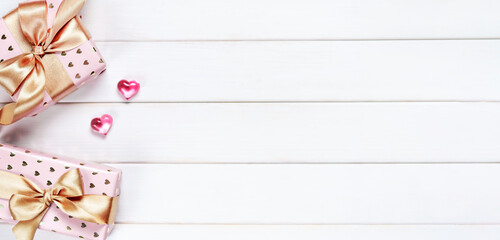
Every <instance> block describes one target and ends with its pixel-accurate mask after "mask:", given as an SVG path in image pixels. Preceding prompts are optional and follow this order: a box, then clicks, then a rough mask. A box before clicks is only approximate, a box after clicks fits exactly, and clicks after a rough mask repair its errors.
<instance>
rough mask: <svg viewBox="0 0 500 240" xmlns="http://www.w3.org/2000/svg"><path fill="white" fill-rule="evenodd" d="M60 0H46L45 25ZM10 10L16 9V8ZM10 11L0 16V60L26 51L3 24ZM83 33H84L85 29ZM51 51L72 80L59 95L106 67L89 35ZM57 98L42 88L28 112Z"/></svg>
mask: <svg viewBox="0 0 500 240" xmlns="http://www.w3.org/2000/svg"><path fill="white" fill-rule="evenodd" d="M31 1H35V0H30V1H28V2H31ZM62 2H63V0H46V4H47V26H48V27H49V28H50V27H51V26H52V25H53V23H54V19H55V17H56V14H57V12H58V9H59V7H60V5H61V3H62ZM14 11H17V9H15V10H14ZM14 11H13V12H14ZM11 14H12V12H11V13H9V14H7V15H6V16H5V17H4V18H2V19H1V20H0V35H1V37H0V62H3V61H6V60H8V59H11V58H14V57H16V56H18V55H20V54H23V52H26V50H24V51H23V49H22V47H21V45H20V44H19V43H18V42H17V41H16V38H15V36H14V35H13V34H12V31H11V29H10V28H9V26H8V24H6V17H7V16H9V15H11ZM86 33H87V34H88V32H86ZM89 36H90V34H89ZM55 55H56V56H57V58H58V59H59V61H60V63H61V65H62V66H63V67H64V70H65V74H67V77H68V78H70V79H71V81H72V82H73V84H74V87H72V88H68V89H66V90H65V91H64V92H63V93H61V94H60V96H61V98H62V97H64V96H67V95H68V94H70V93H72V92H73V91H75V90H76V89H78V88H79V87H81V86H82V85H84V84H85V83H88V82H89V81H91V80H93V79H95V78H97V76H99V75H100V74H101V73H103V72H104V71H105V69H106V63H105V62H104V60H103V57H102V55H101V53H100V52H99V50H98V48H97V46H96V45H95V43H94V41H93V40H92V39H90V40H88V41H87V42H85V43H84V44H82V45H80V46H78V47H76V48H73V49H71V50H68V51H61V52H56V53H55ZM19 94H20V91H17V92H16V93H15V94H14V95H12V100H13V101H17V100H18V97H19ZM58 98H59V97H58ZM57 100H59V99H57ZM57 100H55V99H52V98H51V97H50V96H49V94H48V92H47V91H46V92H45V96H44V99H43V101H42V103H40V104H39V105H38V106H36V107H35V108H33V110H32V111H31V112H30V113H29V114H28V116H35V115H37V114H38V113H40V112H41V111H43V110H45V109H47V108H48V107H49V106H51V105H53V104H55V102H56V101H57Z"/></svg>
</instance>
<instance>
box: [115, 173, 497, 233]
mask: <svg viewBox="0 0 500 240" xmlns="http://www.w3.org/2000/svg"><path fill="white" fill-rule="evenodd" d="M112 166H115V167H119V168H121V169H122V170H123V173H124V174H123V176H124V177H123V185H122V196H121V199H120V201H121V202H120V207H119V208H120V211H119V213H118V216H117V221H118V222H119V223H176V224H185V223H189V224H193V223H195V224H225V223H232V224H498V223H500V212H498V211H492V209H498V208H500V194H499V193H498V191H496V190H495V189H496V188H497V187H496V186H497V183H498V181H500V174H498V172H499V171H500V165H498V164H482V165H475V164H430V165H426V164H376V165H370V164H366V165H365V164H360V165H353V164H323V165H315V164H312V165H311V164H286V165H282V164H278V165H275V164H248V165H247V164H236V165H234V164H205V165H203V164H202V165H199V164H195V165H179V164H148V165H144V164H119V165H112ZM155 187H156V188H157V191H154V192H153V190H154V189H155ZM151 194H153V195H151ZM159 209H161V210H159Z"/></svg>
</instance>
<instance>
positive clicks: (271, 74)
mask: <svg viewBox="0 0 500 240" xmlns="http://www.w3.org/2000/svg"><path fill="white" fill-rule="evenodd" d="M99 45H100V47H101V49H102V51H103V54H104V56H106V60H107V62H108V65H109V67H108V70H107V71H106V72H105V73H104V75H103V76H102V77H101V78H99V79H98V80H97V81H95V82H93V83H90V84H87V85H86V86H84V87H82V89H80V90H79V91H78V92H76V93H74V94H72V95H70V96H69V97H67V98H66V99H64V100H63V101H64V102H122V101H123V98H121V96H120V95H119V94H118V91H117V90H116V84H117V82H118V81H119V80H120V79H123V78H126V79H137V80H139V81H140V82H141V83H142V90H141V92H140V94H139V95H138V96H137V97H136V98H134V99H133V100H132V101H134V102H221V101H222V102H234V101H237V102H241V101H244V102H246V101H257V102H262V101H273V102H276V101H500V94H498V92H499V90H500V81H498V76H499V75H500V69H499V68H497V67H496V66H499V65H500V41H486V40H485V41H348V42H342V41H341V42H338V41H333V42H195V43H181V42H168V43H157V42H147V43H136V42H124V43H116V42H113V43H100V44H99ZM1 92H2V98H0V100H1V101H3V102H5V101H10V98H9V97H8V96H7V95H6V94H5V93H3V91H1Z"/></svg>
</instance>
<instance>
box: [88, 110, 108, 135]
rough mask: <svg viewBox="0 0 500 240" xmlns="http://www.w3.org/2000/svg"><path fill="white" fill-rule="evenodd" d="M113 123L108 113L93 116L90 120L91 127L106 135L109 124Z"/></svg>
mask: <svg viewBox="0 0 500 240" xmlns="http://www.w3.org/2000/svg"><path fill="white" fill-rule="evenodd" d="M112 125H113V117H112V116H111V115H108V114H104V115H102V117H100V118H98V117H97V118H94V119H92V121H91V122H90V126H91V127H92V129H93V130H94V131H96V132H98V133H100V134H103V135H108V132H109V130H110V129H111V126H112Z"/></svg>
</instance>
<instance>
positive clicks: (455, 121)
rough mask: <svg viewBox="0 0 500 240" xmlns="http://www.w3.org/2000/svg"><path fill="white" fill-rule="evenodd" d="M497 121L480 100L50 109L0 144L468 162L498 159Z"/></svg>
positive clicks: (116, 154)
mask: <svg viewBox="0 0 500 240" xmlns="http://www.w3.org/2000/svg"><path fill="white" fill-rule="evenodd" d="M110 90H111V92H113V91H114V90H115V89H110ZM103 113H109V114H112V115H113V116H114V119H115V124H114V126H113V128H112V129H111V133H110V134H109V135H108V136H107V137H106V138H105V139H103V138H101V137H99V136H96V135H95V134H92V133H91V132H90V127H89V121H90V119H92V118H93V117H96V116H100V115H101V114H103ZM499 123H500V103H484V102H483V103H432V102H425V103H131V104H114V103H113V104H108V103H101V104H59V105H57V106H54V107H52V108H50V109H48V110H47V111H45V112H43V113H41V114H39V115H38V116H37V117H34V118H28V119H24V120H23V121H21V122H18V123H17V124H15V125H13V126H9V127H4V128H2V129H1V130H0V132H2V135H1V136H0V140H2V141H4V142H9V143H12V144H17V145H20V146H25V147H28V148H31V149H43V150H44V151H47V152H50V153H53V154H59V155H63V156H64V155H67V156H73V157H74V156H77V157H80V158H86V159H88V160H93V161H98V162H105V163H113V162H133V163H138V162H148V163H292V162H293V163H339V162H343V163H346V162H347V163H349V162H353V163H360V162H361V163H366V162H391V163H399V162H436V163H439V162H471V163H475V162H499V161H500V148H499V147H498V146H500V127H499ZM47 136H50V137H47Z"/></svg>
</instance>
